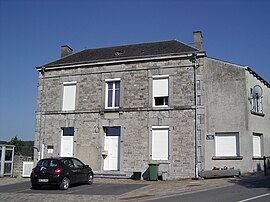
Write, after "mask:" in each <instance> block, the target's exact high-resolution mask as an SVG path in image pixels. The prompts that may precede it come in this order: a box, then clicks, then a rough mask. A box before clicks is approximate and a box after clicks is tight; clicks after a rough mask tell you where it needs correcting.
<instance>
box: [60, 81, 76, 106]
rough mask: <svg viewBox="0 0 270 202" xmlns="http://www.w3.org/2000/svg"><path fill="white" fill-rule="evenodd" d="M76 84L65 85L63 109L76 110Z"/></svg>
mask: <svg viewBox="0 0 270 202" xmlns="http://www.w3.org/2000/svg"><path fill="white" fill-rule="evenodd" d="M75 98H76V84H75V85H74V84H73V85H64V92H63V107H62V110H75Z"/></svg>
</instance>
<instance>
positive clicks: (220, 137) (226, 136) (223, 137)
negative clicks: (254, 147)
mask: <svg viewBox="0 0 270 202" xmlns="http://www.w3.org/2000/svg"><path fill="white" fill-rule="evenodd" d="M215 153H216V154H215V155H216V157H237V156H240V148H239V133H216V134H215Z"/></svg>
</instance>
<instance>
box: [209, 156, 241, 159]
mask: <svg viewBox="0 0 270 202" xmlns="http://www.w3.org/2000/svg"><path fill="white" fill-rule="evenodd" d="M242 159H243V156H213V157H212V160H242Z"/></svg>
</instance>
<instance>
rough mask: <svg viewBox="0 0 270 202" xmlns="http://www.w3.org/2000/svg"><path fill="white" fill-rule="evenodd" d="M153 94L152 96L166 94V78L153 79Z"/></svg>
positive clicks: (164, 95)
mask: <svg viewBox="0 0 270 202" xmlns="http://www.w3.org/2000/svg"><path fill="white" fill-rule="evenodd" d="M153 95H154V97H167V96H168V78H163V79H153Z"/></svg>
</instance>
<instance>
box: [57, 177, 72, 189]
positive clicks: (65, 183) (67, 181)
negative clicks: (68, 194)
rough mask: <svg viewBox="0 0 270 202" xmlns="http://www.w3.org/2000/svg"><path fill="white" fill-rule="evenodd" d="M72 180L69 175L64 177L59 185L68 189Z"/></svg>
mask: <svg viewBox="0 0 270 202" xmlns="http://www.w3.org/2000/svg"><path fill="white" fill-rule="evenodd" d="M69 184H70V180H69V179H68V178H67V177H64V178H63V179H62V182H61V184H60V186H59V188H60V189H61V190H67V189H68V188H69Z"/></svg>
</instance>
